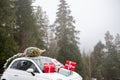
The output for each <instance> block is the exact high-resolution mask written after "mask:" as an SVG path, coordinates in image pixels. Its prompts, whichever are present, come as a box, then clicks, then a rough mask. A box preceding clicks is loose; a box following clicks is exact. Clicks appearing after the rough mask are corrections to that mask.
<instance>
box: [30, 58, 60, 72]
mask: <svg viewBox="0 0 120 80" xmlns="http://www.w3.org/2000/svg"><path fill="white" fill-rule="evenodd" d="M32 60H33V61H34V62H35V63H36V64H37V65H38V66H39V68H40V69H41V70H42V71H43V69H44V63H53V64H54V65H55V66H56V67H57V66H62V64H61V63H60V62H59V61H57V60H56V59H52V58H45V57H43V58H42V57H41V58H33V59H32Z"/></svg>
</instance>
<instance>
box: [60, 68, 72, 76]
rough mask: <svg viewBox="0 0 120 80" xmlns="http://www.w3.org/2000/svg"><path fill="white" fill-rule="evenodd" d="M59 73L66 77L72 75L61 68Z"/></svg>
mask: <svg viewBox="0 0 120 80" xmlns="http://www.w3.org/2000/svg"><path fill="white" fill-rule="evenodd" d="M59 73H60V74H62V75H64V76H69V75H70V74H71V71H70V70H67V69H65V68H60V70H59Z"/></svg>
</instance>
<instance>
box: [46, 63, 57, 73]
mask: <svg viewBox="0 0 120 80" xmlns="http://www.w3.org/2000/svg"><path fill="white" fill-rule="evenodd" d="M54 70H55V67H54V64H53V63H44V72H45V73H53V72H54Z"/></svg>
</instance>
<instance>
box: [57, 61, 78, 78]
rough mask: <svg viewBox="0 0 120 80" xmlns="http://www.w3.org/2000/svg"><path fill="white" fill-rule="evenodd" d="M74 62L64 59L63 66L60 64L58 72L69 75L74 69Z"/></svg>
mask: <svg viewBox="0 0 120 80" xmlns="http://www.w3.org/2000/svg"><path fill="white" fill-rule="evenodd" d="M75 67H76V62H73V61H69V60H66V63H65V66H60V67H59V68H58V72H59V73H60V74H62V75H65V76H69V75H70V74H72V72H73V71H74V70H75Z"/></svg>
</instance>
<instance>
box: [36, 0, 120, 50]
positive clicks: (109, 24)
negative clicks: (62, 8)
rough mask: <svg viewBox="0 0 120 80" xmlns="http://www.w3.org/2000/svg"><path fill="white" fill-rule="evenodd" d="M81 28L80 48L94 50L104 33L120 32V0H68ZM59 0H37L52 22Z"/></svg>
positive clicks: (78, 28) (37, 3)
mask: <svg viewBox="0 0 120 80" xmlns="http://www.w3.org/2000/svg"><path fill="white" fill-rule="evenodd" d="M66 1H67V3H68V5H69V6H70V10H71V11H72V13H71V15H72V16H73V17H74V19H75V21H76V29H77V30H80V34H79V36H80V41H79V42H80V49H81V51H82V50H85V51H86V52H89V51H92V49H93V47H94V46H95V45H96V43H97V42H98V41H99V40H102V41H104V36H105V35H104V34H105V33H106V31H108V30H109V31H110V33H111V34H112V35H115V34H116V33H120V0H66ZM58 4H59V0H36V3H35V5H40V6H41V7H42V8H43V10H44V11H46V13H47V15H48V18H49V20H50V24H52V23H53V22H54V20H55V17H56V11H57V8H58V7H57V5H58Z"/></svg>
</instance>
